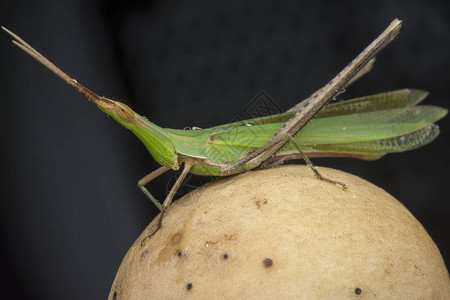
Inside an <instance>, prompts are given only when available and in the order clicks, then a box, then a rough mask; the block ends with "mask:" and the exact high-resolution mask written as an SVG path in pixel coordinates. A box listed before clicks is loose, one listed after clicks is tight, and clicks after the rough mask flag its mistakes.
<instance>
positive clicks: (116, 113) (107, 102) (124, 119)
mask: <svg viewBox="0 0 450 300" xmlns="http://www.w3.org/2000/svg"><path fill="white" fill-rule="evenodd" d="M92 101H93V102H94V103H95V104H97V106H98V108H100V110H102V111H103V112H105V113H107V114H108V115H110V116H111V117H112V118H113V119H114V120H116V121H117V122H118V123H120V125H122V126H124V127H126V128H128V129H130V126H131V125H133V124H135V123H136V122H137V121H138V119H139V118H138V116H139V115H137V114H136V113H135V112H134V111H133V110H132V109H131V108H129V107H128V106H127V105H125V104H123V103H122V102H119V101H114V100H111V99H108V98H105V97H99V98H98V99H95V100H92Z"/></svg>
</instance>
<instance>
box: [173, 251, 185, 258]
mask: <svg viewBox="0 0 450 300" xmlns="http://www.w3.org/2000/svg"><path fill="white" fill-rule="evenodd" d="M175 255H176V256H178V257H179V258H180V259H186V252H185V251H184V249H181V250H177V251H176V252H175Z"/></svg>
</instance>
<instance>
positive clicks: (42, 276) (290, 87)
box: [0, 0, 450, 299]
mask: <svg viewBox="0 0 450 300" xmlns="http://www.w3.org/2000/svg"><path fill="white" fill-rule="evenodd" d="M447 3H448V2H446V1H431V0H429V1H392V0H384V1H370V2H369V1H367V2H366V1H304V2H302V1H289V2H288V1H283V2H281V1H280V2H278V1H254V2H243V1H221V2H216V1H137V0H136V1H127V2H125V1H106V0H105V1H96V0H82V1H80V0H65V1H50V0H44V1H23V0H14V1H10V0H7V1H2V2H0V22H1V24H2V25H4V26H7V27H8V28H9V29H11V30H13V31H15V32H16V33H17V34H19V35H20V36H22V37H23V38H24V39H25V40H26V41H28V42H29V43H30V44H32V45H33V46H35V47H36V48H37V49H38V50H39V51H41V52H42V53H43V54H44V55H46V56H47V57H48V58H49V59H51V60H52V61H53V62H54V63H55V64H56V65H58V66H60V67H61V68H62V69H63V70H65V71H66V72H67V73H69V74H70V75H72V76H73V77H74V78H76V79H77V80H78V81H80V82H81V83H83V84H85V85H86V86H87V87H89V88H90V89H92V90H94V91H96V92H98V93H99V94H100V95H104V96H108V97H111V98H113V99H122V100H123V101H124V102H125V103H127V104H128V105H129V106H130V107H131V108H133V109H134V110H135V111H137V112H138V113H141V114H144V115H145V116H147V117H148V118H149V119H150V120H152V121H154V122H156V123H157V124H158V125H161V126H163V127H172V128H183V127H185V126H199V127H209V126H212V125H217V124H221V123H227V122H229V121H230V120H232V119H233V117H235V116H236V115H238V114H239V113H240V111H241V110H242V108H243V107H244V106H245V105H246V104H248V103H249V101H250V100H251V99H252V98H253V97H254V96H255V95H256V94H257V93H258V92H259V91H261V90H265V91H266V92H267V93H268V94H269V95H270V96H271V97H272V98H273V99H274V100H275V101H276V103H277V104H278V105H279V106H280V107H282V108H284V109H287V108H289V107H290V106H292V105H293V104H294V103H296V102H298V101H299V100H301V99H302V98H304V97H306V96H308V95H310V94H311V93H312V92H314V91H315V90H316V89H318V88H319V87H320V86H322V85H323V84H324V83H326V82H327V81H328V80H329V79H331V78H332V77H333V76H334V75H335V74H336V73H337V72H339V71H340V70H341V68H343V67H344V66H345V65H346V64H347V63H348V62H350V61H351V59H353V58H354V57H355V56H356V55H357V54H358V53H359V52H360V51H361V50H362V49H363V48H364V47H365V46H367V45H368V44H369V43H370V42H371V41H372V40H373V39H374V38H375V37H376V36H377V35H378V34H379V33H380V32H381V31H382V30H383V29H384V28H385V27H386V26H387V25H388V24H389V23H390V22H391V21H392V20H393V19H394V18H395V17H398V18H400V19H402V20H404V26H403V29H402V32H401V34H400V36H399V37H398V38H397V39H396V41H395V42H394V43H392V44H391V45H390V46H388V48H387V49H385V50H384V51H383V52H382V53H381V54H380V55H379V56H378V58H377V62H376V65H375V69H374V70H373V71H372V72H371V73H370V74H369V75H367V76H366V77H365V78H364V79H362V80H361V81H359V82H358V83H357V84H355V85H354V86H353V87H351V88H350V89H349V90H348V91H347V92H346V93H345V94H344V95H341V96H340V98H341V99H342V98H349V97H355V96H362V95H367V94H370V93H376V92H382V91H388V90H394V89H400V88H407V87H409V88H419V89H424V90H428V91H430V92H431V93H430V96H429V97H428V99H427V100H426V103H427V104H434V105H439V106H443V107H447V108H448V107H449V104H448V103H449V101H450V97H449V95H450V85H449V84H450V80H449V78H450V76H449V75H450V71H449V70H450V62H449V61H448V58H449V53H450V46H449V40H450V39H449V38H450V34H449V29H450V9H449V7H448V4H447ZM0 50H1V56H0V59H1V61H0V80H1V81H0V101H1V102H0V103H1V107H0V122H1V123H0V124H1V125H0V126H1V127H0V132H1V148H0V149H1V150H0V151H1V158H0V162H1V170H2V180H1V194H2V197H1V231H0V234H1V237H0V238H1V243H2V245H1V248H0V249H1V251H2V252H1V256H0V257H1V261H0V263H1V271H0V291H1V292H0V298H2V299H102V298H103V299H105V298H106V296H107V294H108V292H109V289H110V286H111V284H112V281H113V279H114V276H115V272H116V271H117V269H118V267H119V264H120V262H121V260H122V258H123V256H124V255H125V253H126V251H127V249H128V248H129V247H130V245H131V244H132V243H133V242H134V240H135V239H136V238H137V236H138V235H139V234H140V233H141V231H142V230H143V229H144V227H145V226H146V225H147V223H149V221H150V220H151V219H152V218H153V217H154V216H155V214H156V210H155V208H153V207H152V204H151V203H150V201H148V200H147V199H146V198H145V196H144V195H142V193H141V192H140V191H139V190H138V188H137V187H136V182H137V180H138V179H139V178H141V177H142V176H144V175H145V174H147V173H149V172H150V171H151V170H154V169H155V168H157V164H156V163H155V162H154V161H152V159H151V157H150V156H149V154H148V153H147V152H146V150H145V148H144V147H143V146H142V145H141V144H140V142H139V141H138V140H137V139H136V138H135V137H134V136H133V135H132V134H130V133H129V132H127V131H126V130H125V129H123V128H120V126H118V125H117V124H115V122H114V121H113V120H112V119H111V118H107V117H105V116H104V114H102V113H101V112H99V111H98V109H97V108H96V107H95V106H94V105H93V104H90V103H88V102H87V101H86V100H85V99H84V98H83V97H82V96H80V95H79V94H77V93H76V92H75V91H74V90H73V89H71V88H69V87H68V86H67V85H66V84H65V83H64V82H63V81H61V80H59V79H58V78H56V77H55V76H54V75H53V74H52V73H50V72H49V71H47V70H45V69H44V68H43V67H41V66H40V65H39V64H37V63H36V62H34V61H33V60H32V59H30V58H29V57H27V56H26V55H24V54H23V53H22V52H21V51H19V50H18V49H16V48H15V47H13V46H12V45H11V44H10V38H9V37H8V36H6V35H5V34H3V35H1V36H0ZM439 125H440V127H441V131H442V133H441V135H440V136H439V138H438V139H437V140H436V141H434V142H433V143H432V144H430V145H428V146H426V147H424V148H421V149H418V150H415V151H411V152H407V153H402V154H392V155H388V156H387V157H385V158H383V159H381V160H379V161H375V162H364V161H356V160H351V159H315V160H314V161H313V162H315V163H316V165H324V166H329V167H334V168H338V169H341V170H345V171H348V172H350V173H352V174H356V175H358V176H360V177H362V178H365V179H366V180H368V181H371V182H372V183H374V184H376V185H378V186H380V187H382V188H383V189H385V190H386V191H388V192H389V193H391V194H392V195H393V196H394V197H396V198H397V199H399V200H400V201H401V202H402V203H403V204H404V205H405V206H406V207H407V208H408V209H409V210H410V211H411V212H412V213H413V214H414V215H415V217H416V218H417V219H418V220H419V221H420V222H421V223H422V224H423V225H424V227H425V228H426V230H427V231H428V232H429V234H430V235H431V237H432V238H433V240H434V241H435V242H436V244H437V245H438V247H439V249H440V251H441V253H442V255H443V257H444V259H445V260H446V263H447V266H448V265H449V263H450V237H449V234H448V232H449V228H450V221H449V217H450V204H449V201H448V198H449V196H448V195H449V194H450V184H449V182H448V179H449V176H448V172H449V170H448V167H449V166H450V154H449V150H448V149H449V146H450V145H449V141H450V140H449V138H450V118H449V117H447V118H446V119H444V120H442V121H440V122H439ZM171 180H173V173H171V174H169V175H167V176H165V177H162V178H160V179H158V180H156V181H155V182H154V183H152V184H150V186H149V188H150V190H151V191H152V192H153V193H154V194H155V195H156V196H157V198H159V199H162V198H164V196H165V193H166V189H167V185H168V184H169V182H171ZM155 276H157V274H155Z"/></svg>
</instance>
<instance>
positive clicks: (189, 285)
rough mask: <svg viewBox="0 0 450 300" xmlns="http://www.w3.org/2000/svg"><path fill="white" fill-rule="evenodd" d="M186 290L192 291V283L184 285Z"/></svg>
mask: <svg viewBox="0 0 450 300" xmlns="http://www.w3.org/2000/svg"><path fill="white" fill-rule="evenodd" d="M186 289H187V290H188V291H189V290H191V289H192V283H188V284H187V285H186Z"/></svg>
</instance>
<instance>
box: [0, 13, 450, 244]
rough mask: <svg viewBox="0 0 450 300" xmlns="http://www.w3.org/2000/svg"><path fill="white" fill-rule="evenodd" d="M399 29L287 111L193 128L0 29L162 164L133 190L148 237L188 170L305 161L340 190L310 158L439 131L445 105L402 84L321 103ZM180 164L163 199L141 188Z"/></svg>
mask: <svg viewBox="0 0 450 300" xmlns="http://www.w3.org/2000/svg"><path fill="white" fill-rule="evenodd" d="M400 27H401V21H399V20H397V19H396V20H394V21H393V22H392V23H391V24H390V25H389V27H387V28H386V30H385V31H384V32H383V33H382V34H381V35H380V36H379V37H378V38H377V39H375V40H374V41H373V42H372V43H371V44H370V45H369V46H368V47H367V48H366V49H365V50H364V51H363V52H362V53H361V54H360V55H359V56H357V57H356V58H355V59H354V60H353V61H352V62H351V63H350V64H349V65H348V66H347V67H346V68H344V69H343V70H342V71H341V72H340V73H339V74H338V75H337V76H336V77H335V78H334V79H333V80H331V81H330V82H329V83H328V84H327V85H325V86H324V87H323V88H321V89H320V90H318V91H317V92H315V93H314V94H313V95H311V96H310V97H309V98H307V99H305V100H303V101H302V102H300V103H299V104H297V105H296V106H294V107H293V108H291V109H290V110H289V111H287V112H285V113H281V114H277V115H272V116H267V117H260V118H254V119H249V120H245V121H238V122H234V123H230V124H224V125H219V126H215V127H212V128H207V129H197V128H196V129H194V130H178V129H169V128H161V127H159V126H157V125H155V124H154V123H152V122H150V121H148V120H147V119H146V118H145V117H143V116H141V115H139V114H137V113H135V112H134V111H133V110H131V109H130V108H129V107H128V106H127V105H125V104H123V103H121V102H119V101H114V100H111V99H108V98H105V97H100V96H98V95H97V94H96V93H94V92H92V91H90V90H89V89H87V88H86V87H84V86H83V85H81V84H80V83H78V82H77V81H76V80H74V79H72V78H71V77H70V76H68V75H67V74H66V73H64V72H63V71H61V70H60V69H59V68H58V67H56V66H55V65H54V64H53V63H52V62H50V61H49V60H48V59H47V58H45V57H44V56H43V55H41V54H40V53H39V52H37V51H36V50H35V49H34V48H32V47H31V46H30V45H29V44H27V43H26V42H25V41H23V40H22V39H21V38H20V37H18V36H17V35H15V34H14V33H12V32H11V31H9V30H8V29H6V28H4V27H2V29H3V30H5V31H6V32H7V33H8V34H10V35H11V36H12V37H13V38H14V40H13V43H14V44H15V45H16V46H18V47H19V48H21V49H22V50H24V51H25V52H26V53H28V54H29V55H31V56H32V57H33V58H35V59H36V60H37V61H39V62H40V63H42V64H43V65H44V66H46V67H47V68H48V69H50V70H51V71H52V72H54V73H55V74H56V75H58V76H59V77H60V78H62V79H63V80H65V81H66V82H67V83H68V84H69V85H71V86H73V87H74V88H76V89H77V90H78V91H79V92H80V93H82V94H83V95H84V96H86V97H87V98H88V99H89V100H90V101H91V102H94V103H95V104H96V105H97V106H98V107H99V108H100V110H102V111H103V112H105V113H106V114H108V115H110V116H111V117H112V118H113V119H114V120H116V121H117V122H118V123H119V124H120V125H122V126H124V127H125V128H127V129H129V130H131V131H132V132H133V133H134V134H135V135H136V136H137V137H138V138H139V139H140V140H141V141H142V143H143V144H144V145H145V147H146V148H147V149H148V151H149V152H150V154H151V155H152V157H153V159H154V160H155V161H156V162H158V163H159V164H160V165H162V167H160V168H159V169H157V170H155V171H153V172H151V173H150V174H148V175H147V176H145V177H144V178H142V179H141V180H139V182H138V186H139V188H140V189H141V190H142V191H143V192H144V194H145V195H146V196H147V197H148V198H149V199H150V200H151V201H152V202H153V203H154V204H155V206H156V207H158V209H159V210H160V211H161V213H160V217H159V219H158V222H157V224H156V228H155V229H154V230H151V229H150V232H149V236H151V235H153V234H154V233H155V232H156V231H157V230H158V229H159V228H160V227H161V224H162V219H163V216H164V213H165V211H166V209H167V207H168V206H169V205H170V204H171V202H172V199H173V197H174V195H175V193H176V192H177V190H178V188H179V187H180V185H181V183H182V182H183V180H184V179H185V177H186V175H187V174H188V173H189V172H191V173H193V174H196V175H209V176H228V175H233V174H238V173H241V172H245V171H248V170H251V169H254V168H256V167H259V166H260V167H271V166H276V165H278V164H281V163H283V162H284V161H286V160H291V159H301V158H303V159H304V160H305V161H306V163H307V164H308V165H309V166H310V167H311V169H312V170H313V171H314V173H315V174H316V176H317V177H319V178H321V179H323V180H326V181H329V182H332V183H337V184H340V185H341V186H342V187H343V188H344V189H345V188H347V186H346V185H345V184H344V183H341V182H338V181H335V180H331V179H328V178H325V177H323V176H322V175H321V174H320V173H319V172H318V170H317V169H316V168H315V167H314V166H313V165H312V164H311V162H310V161H309V159H308V157H353V158H358V159H364V160H374V159H378V158H380V157H382V156H384V155H386V154H387V153H392V152H402V151H406V150H411V149H415V148H418V147H421V146H423V145H425V144H427V143H429V142H431V141H432V140H433V139H435V138H436V137H437V136H438V134H439V128H438V126H437V125H435V124H433V123H434V122H436V121H438V120H439V119H441V118H442V117H444V116H445V115H446V113H447V110H446V109H443V108H440V107H433V106H416V105H417V104H418V103H419V102H421V101H422V100H423V99H424V98H425V97H426V96H427V92H424V91H420V90H410V89H403V90H397V91H391V92H387V93H381V94H376V95H371V96H366V97H362V98H357V99H352V100H347V101H343V102H339V103H334V104H328V105H326V104H327V103H328V102H329V101H330V100H331V99H334V98H335V97H336V96H337V95H338V94H340V93H342V92H343V91H344V89H345V88H346V87H347V86H348V85H349V84H350V83H352V82H353V81H355V80H356V79H357V78H359V77H360V76H362V75H364V74H365V73H366V72H368V71H369V70H370V67H371V63H372V62H373V58H374V56H375V54H376V53H377V52H379V51H380V50H381V49H382V48H384V47H385V46H386V45H387V44H388V43H389V42H390V41H392V40H393V39H394V37H395V36H396V35H397V34H398V32H399V30H400ZM306 124H308V125H307V126H306V127H305V125H306ZM182 164H184V169H183V171H182V173H181V175H180V177H179V178H178V179H177V181H176V182H175V184H174V185H173V187H172V188H171V190H170V192H169V193H168V195H167V196H166V199H165V200H164V202H163V204H161V203H160V202H159V201H158V200H156V199H155V198H154V197H153V196H152V195H151V194H150V192H149V191H148V190H147V189H146V187H145V185H146V184H148V183H149V182H150V181H152V180H153V179H155V178H157V177H158V176H159V175H161V174H163V173H164V172H166V171H168V170H171V169H172V170H178V169H179V168H180V166H181V165H182Z"/></svg>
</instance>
